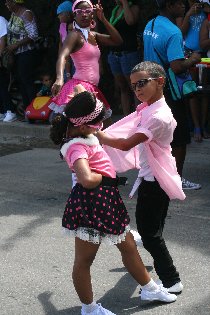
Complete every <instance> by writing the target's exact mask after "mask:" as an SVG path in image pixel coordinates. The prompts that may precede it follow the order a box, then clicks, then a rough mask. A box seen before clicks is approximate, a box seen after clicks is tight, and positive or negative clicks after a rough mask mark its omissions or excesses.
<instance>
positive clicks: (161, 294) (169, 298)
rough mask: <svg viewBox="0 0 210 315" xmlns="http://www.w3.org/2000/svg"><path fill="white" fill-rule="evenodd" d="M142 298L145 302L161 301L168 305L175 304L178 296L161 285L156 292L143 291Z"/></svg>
mask: <svg viewBox="0 0 210 315" xmlns="http://www.w3.org/2000/svg"><path fill="white" fill-rule="evenodd" d="M140 297H141V299H142V300H143V301H161V302H166V303H171V302H175V301H176V299H177V296H176V295H175V294H171V293H169V292H168V290H167V289H166V288H164V287H163V286H162V285H159V289H157V290H155V291H148V290H144V289H142V290H141V293H140Z"/></svg>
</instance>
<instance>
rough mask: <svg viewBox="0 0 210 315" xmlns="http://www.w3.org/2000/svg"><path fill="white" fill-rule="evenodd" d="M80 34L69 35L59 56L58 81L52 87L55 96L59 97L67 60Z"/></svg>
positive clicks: (57, 65) (57, 66) (57, 64)
mask: <svg viewBox="0 0 210 315" xmlns="http://www.w3.org/2000/svg"><path fill="white" fill-rule="evenodd" d="M77 40H78V34H77V33H76V32H71V33H70V34H69V35H67V37H66V39H65V41H64V43H63V46H62V48H61V51H60V53H59V56H58V60H57V63H56V81H55V83H54V84H53V86H52V94H53V96H55V95H57V94H58V93H59V91H60V89H61V87H62V85H63V83H64V82H63V72H64V68H65V64H66V58H67V57H68V56H69V55H70V53H71V52H72V51H73V49H74V47H75V46H76V44H77Z"/></svg>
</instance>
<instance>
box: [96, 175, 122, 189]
mask: <svg viewBox="0 0 210 315" xmlns="http://www.w3.org/2000/svg"><path fill="white" fill-rule="evenodd" d="M126 181H127V177H118V176H117V177H116V178H111V177H106V176H102V182H101V185H102V186H114V187H117V186H120V185H122V186H125V184H126Z"/></svg>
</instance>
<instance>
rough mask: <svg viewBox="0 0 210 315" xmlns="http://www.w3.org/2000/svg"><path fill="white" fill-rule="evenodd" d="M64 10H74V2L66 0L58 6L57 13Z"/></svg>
mask: <svg viewBox="0 0 210 315" xmlns="http://www.w3.org/2000/svg"><path fill="white" fill-rule="evenodd" d="M62 12H72V2H70V1H64V2H62V3H61V4H60V5H59V6H58V7H57V15H58V14H60V13H62Z"/></svg>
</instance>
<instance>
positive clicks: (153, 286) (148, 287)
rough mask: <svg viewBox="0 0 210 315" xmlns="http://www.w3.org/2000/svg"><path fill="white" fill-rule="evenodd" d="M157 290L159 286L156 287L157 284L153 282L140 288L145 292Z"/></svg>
mask: <svg viewBox="0 0 210 315" xmlns="http://www.w3.org/2000/svg"><path fill="white" fill-rule="evenodd" d="M158 288H159V286H158V285H157V283H155V281H154V280H152V279H151V280H150V282H148V283H147V284H145V285H143V286H142V289H143V290H147V291H155V290H157V289H158Z"/></svg>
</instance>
